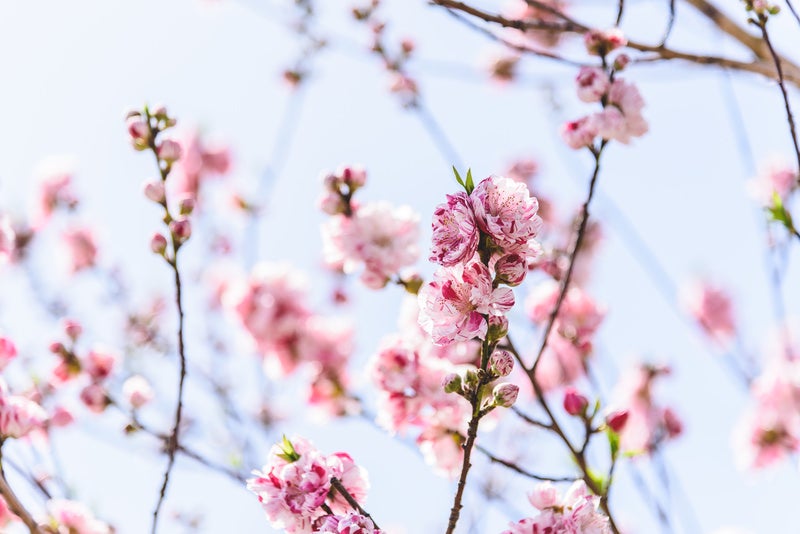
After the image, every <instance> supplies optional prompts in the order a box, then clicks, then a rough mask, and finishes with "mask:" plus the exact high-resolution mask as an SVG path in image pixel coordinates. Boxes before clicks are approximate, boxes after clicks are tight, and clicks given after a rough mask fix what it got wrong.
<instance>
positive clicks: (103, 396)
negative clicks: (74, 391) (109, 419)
mask: <svg viewBox="0 0 800 534" xmlns="http://www.w3.org/2000/svg"><path fill="white" fill-rule="evenodd" d="M80 399H81V402H83V404H84V406H86V407H87V408H88V409H89V410H91V411H93V412H94V413H103V411H104V410H105V409H106V407H107V406H108V404H109V399H108V394H107V393H106V390H105V388H104V387H103V386H101V385H100V384H95V383H92V384H89V385H88V386H86V387H85V388H83V389H82V390H81V393H80Z"/></svg>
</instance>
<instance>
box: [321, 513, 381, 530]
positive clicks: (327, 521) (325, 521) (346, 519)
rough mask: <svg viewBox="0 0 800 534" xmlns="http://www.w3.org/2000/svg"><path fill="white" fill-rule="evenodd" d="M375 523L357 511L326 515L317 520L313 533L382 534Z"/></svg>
mask: <svg viewBox="0 0 800 534" xmlns="http://www.w3.org/2000/svg"><path fill="white" fill-rule="evenodd" d="M382 532H383V531H382V530H379V529H377V528H375V523H373V522H372V520H371V519H370V518H368V517H365V516H363V515H361V514H359V513H357V512H350V513H347V514H345V515H328V516H325V517H322V518H320V519H319V520H318V525H317V526H316V528H315V529H314V534H382Z"/></svg>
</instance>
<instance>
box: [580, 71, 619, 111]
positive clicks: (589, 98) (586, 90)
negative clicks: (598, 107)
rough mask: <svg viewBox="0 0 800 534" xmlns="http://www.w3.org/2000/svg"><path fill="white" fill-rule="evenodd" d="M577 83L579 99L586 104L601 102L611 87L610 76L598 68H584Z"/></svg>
mask: <svg viewBox="0 0 800 534" xmlns="http://www.w3.org/2000/svg"><path fill="white" fill-rule="evenodd" d="M575 82H576V84H577V86H578V98H580V99H581V100H582V101H584V102H600V100H601V99H602V98H603V95H605V94H606V93H607V92H608V89H609V86H610V85H611V82H610V80H609V79H608V74H606V73H605V71H604V70H603V69H598V68H597V67H582V68H581V70H580V72H578V76H577V78H575Z"/></svg>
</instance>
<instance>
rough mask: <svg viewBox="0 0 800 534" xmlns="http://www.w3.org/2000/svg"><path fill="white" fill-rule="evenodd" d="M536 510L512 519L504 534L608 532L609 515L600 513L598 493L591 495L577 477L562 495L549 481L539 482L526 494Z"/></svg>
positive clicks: (596, 533)
mask: <svg viewBox="0 0 800 534" xmlns="http://www.w3.org/2000/svg"><path fill="white" fill-rule="evenodd" d="M529 499H530V502H531V504H532V505H533V506H534V507H535V508H537V509H538V510H539V515H538V516H536V517H534V518H528V519H523V520H522V521H520V522H518V523H511V525H510V528H509V530H506V531H504V532H503V534H540V533H541V534H545V533H553V534H610V532H611V528H610V526H609V522H608V517H606V516H605V515H604V514H603V513H601V512H600V511H599V510H598V508H599V506H600V497H598V496H597V495H592V494H591V492H590V491H589V490H588V488H587V487H586V484H585V483H584V482H583V481H582V480H579V481H577V482H575V483H574V484H572V486H570V488H569V489H568V490H567V492H566V493H565V494H564V496H563V498H559V497H558V492H557V490H556V489H555V487H553V485H552V484H551V483H549V482H544V483H542V484H539V485H538V486H536V488H535V489H534V491H533V493H532V494H531V495H530V496H529Z"/></svg>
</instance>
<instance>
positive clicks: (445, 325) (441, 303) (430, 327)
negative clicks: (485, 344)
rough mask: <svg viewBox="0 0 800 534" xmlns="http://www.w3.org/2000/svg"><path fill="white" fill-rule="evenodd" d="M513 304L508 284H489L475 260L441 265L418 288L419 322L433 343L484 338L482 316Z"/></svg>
mask: <svg viewBox="0 0 800 534" xmlns="http://www.w3.org/2000/svg"><path fill="white" fill-rule="evenodd" d="M513 305H514V293H513V292H512V291H511V289H510V288H508V287H497V288H493V286H492V276H491V275H490V273H489V269H488V268H487V267H486V266H485V265H483V264H482V263H480V262H479V261H475V260H472V261H470V262H469V263H468V264H466V265H463V266H462V265H461V264H457V265H454V266H453V267H449V268H447V267H442V268H440V269H439V270H437V271H436V273H435V274H434V279H433V281H432V282H430V283H428V284H426V285H424V286H423V287H422V288H421V289H420V291H419V306H420V315H419V324H420V325H421V326H422V328H423V329H424V330H425V331H426V332H427V333H428V334H429V335H430V336H431V338H432V339H433V342H434V343H435V344H437V345H447V344H449V343H452V342H454V341H469V340H471V339H474V338H476V337H477V338H479V339H484V338H485V337H486V331H487V326H488V325H487V323H486V319H484V317H483V316H484V315H502V314H504V313H505V312H506V311H508V310H510V309H511V307H512V306H513Z"/></svg>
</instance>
